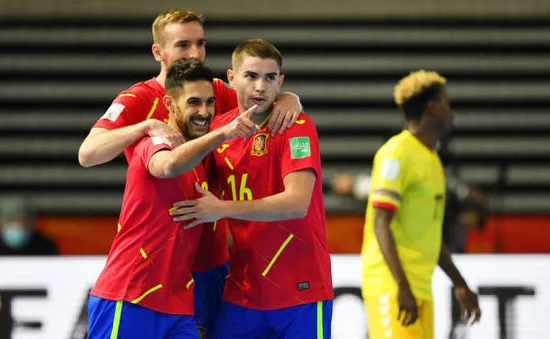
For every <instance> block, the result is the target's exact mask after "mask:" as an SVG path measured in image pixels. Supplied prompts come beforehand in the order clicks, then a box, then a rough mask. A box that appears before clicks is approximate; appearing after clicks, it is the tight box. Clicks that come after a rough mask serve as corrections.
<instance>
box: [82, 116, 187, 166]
mask: <svg viewBox="0 0 550 339" xmlns="http://www.w3.org/2000/svg"><path fill="white" fill-rule="evenodd" d="M146 135H150V136H160V137H163V138H164V139H166V140H168V141H169V142H170V143H171V144H172V145H174V146H177V145H179V144H181V143H182V142H183V137H182V136H181V134H180V133H179V132H177V131H176V130H174V129H173V128H171V127H170V126H168V125H167V124H165V123H163V122H162V121H159V120H155V119H150V120H145V121H142V122H140V123H137V124H135V125H131V126H126V127H121V128H117V129H113V130H108V129H105V128H98V127H96V128H92V129H91V131H90V133H89V134H88V136H87V137H86V139H84V141H83V142H82V145H80V149H79V150H78V162H79V163H80V165H81V166H83V167H91V166H96V165H101V164H104V163H107V162H109V161H111V160H113V159H114V158H115V157H117V156H118V155H119V154H120V153H122V152H123V151H124V149H125V148H126V147H128V146H130V145H131V144H133V143H135V142H136V141H138V140H139V139H141V138H142V137H144V136H146Z"/></svg>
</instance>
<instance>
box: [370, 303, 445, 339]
mask: <svg viewBox="0 0 550 339" xmlns="http://www.w3.org/2000/svg"><path fill="white" fill-rule="evenodd" d="M417 302H418V319H417V320H416V322H415V323H414V324H413V325H411V326H408V327H404V326H403V325H401V323H400V322H399V321H398V320H397V316H398V315H399V306H398V304H397V296H395V295H390V294H387V295H383V296H379V297H367V298H366V299H365V307H366V310H367V325H368V329H369V339H434V307H433V301H432V300H417Z"/></svg>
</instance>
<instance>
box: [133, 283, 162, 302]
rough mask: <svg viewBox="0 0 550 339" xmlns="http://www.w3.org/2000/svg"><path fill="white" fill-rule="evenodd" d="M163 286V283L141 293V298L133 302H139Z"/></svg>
mask: <svg viewBox="0 0 550 339" xmlns="http://www.w3.org/2000/svg"><path fill="white" fill-rule="evenodd" d="M161 288H162V284H158V285H157V286H155V287H153V288H150V289H148V290H147V291H146V292H145V293H143V294H142V295H141V297H139V298H137V299H136V300H134V301H132V304H137V303H139V302H140V301H142V300H143V298H145V297H146V296H148V295H149V294H151V293H153V292H155V291H156V290H160V289H161Z"/></svg>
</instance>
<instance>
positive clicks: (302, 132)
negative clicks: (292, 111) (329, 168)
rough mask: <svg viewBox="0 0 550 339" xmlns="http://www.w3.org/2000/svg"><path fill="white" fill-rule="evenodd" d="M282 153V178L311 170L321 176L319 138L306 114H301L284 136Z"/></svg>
mask: <svg viewBox="0 0 550 339" xmlns="http://www.w3.org/2000/svg"><path fill="white" fill-rule="evenodd" d="M283 138H284V140H283V143H284V144H283V147H282V152H281V169H282V178H283V179H284V178H285V177H286V176H287V175H288V174H289V173H291V172H296V171H299V170H303V169H308V168H311V169H312V170H314V171H315V175H317V177H318V178H319V177H320V176H321V153H320V150H319V136H318V135H317V128H316V127H315V124H314V123H313V121H312V120H311V119H310V118H309V117H307V116H306V115H305V114H303V113H302V114H300V116H299V117H298V120H297V121H296V123H295V124H294V126H292V127H291V128H290V129H287V130H286V131H285V133H284V134H283Z"/></svg>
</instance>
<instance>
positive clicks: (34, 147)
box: [0, 19, 550, 252]
mask: <svg viewBox="0 0 550 339" xmlns="http://www.w3.org/2000/svg"><path fill="white" fill-rule="evenodd" d="M149 27H150V22H149V21H148V19H145V20H128V21H124V22H121V21H120V20H93V19H90V20H84V21H80V20H79V21H74V20H65V21H63V20H51V21H44V20H41V21H33V20H31V21H25V20H21V21H17V20H15V21H13V20H12V21H11V22H9V23H6V22H4V23H0V44H2V46H3V48H2V50H1V51H0V159H1V161H0V191H1V192H2V194H12V193H17V194H26V195H28V196H30V197H31V201H32V202H33V205H34V206H35V208H36V210H37V211H38V213H39V214H41V215H43V216H53V217H55V218H57V219H55V220H57V224H56V225H59V220H61V219H62V220H67V224H68V225H74V227H77V224H78V223H79V222H81V221H82V220H84V218H88V219H89V218H90V217H93V216H96V217H98V218H104V219H102V220H105V216H106V215H107V216H113V217H114V218H115V221H116V214H117V212H118V209H119V206H120V200H121V197H122V192H123V189H124V178H125V170H126V163H125V160H124V158H122V157H120V158H119V159H117V160H116V161H114V162H112V163H110V164H107V165H103V166H100V167H97V168H92V169H83V168H81V167H80V166H79V165H78V161H77V151H78V147H79V145H80V142H81V141H82V140H83V138H84V137H85V135H86V133H87V132H88V130H89V128H90V126H92V124H93V123H94V122H95V120H96V119H97V118H99V117H100V116H101V115H102V114H103V113H104V111H105V110H106V108H107V107H108V106H109V104H110V102H111V100H112V99H113V98H114V97H115V96H116V94H117V93H118V92H119V91H121V90H123V89H125V88H127V87H128V86H129V85H131V84H132V83H134V82H137V81H141V80H146V79H149V78H151V77H153V76H155V75H156V72H157V67H158V66H157V64H156V62H155V61H154V59H153V58H152V55H151V52H150V45H151V36H150V31H149ZM206 34H207V38H208V45H207V53H208V57H207V63H208V65H210V66H211V67H213V68H214V69H215V71H216V73H217V75H218V76H219V77H220V78H225V75H224V74H225V70H226V69H227V68H228V67H229V65H230V53H231V51H232V49H233V47H234V46H235V45H236V44H237V43H238V42H240V41H242V40H243V39H245V38H249V37H263V38H265V39H267V40H269V41H270V42H272V43H274V44H275V45H276V46H277V47H278V48H279V49H280V50H281V52H282V53H283V55H284V57H285V60H284V64H283V69H284V71H285V73H286V76H287V77H286V82H285V85H284V88H285V89H286V90H288V91H292V92H295V93H297V94H299V95H300V97H301V100H302V103H303V105H304V107H305V111H306V113H308V114H309V115H310V116H311V117H312V118H313V119H314V121H315V122H316V124H317V126H318V130H319V133H320V142H321V153H322V161H323V171H324V174H323V179H324V181H325V182H326V184H327V185H326V186H327V192H326V206H327V213H328V220H329V230H328V232H329V238H330V237H331V235H332V237H334V238H335V239H347V240H346V241H347V243H346V244H343V245H338V244H336V245H334V246H335V247H333V248H335V251H340V252H353V251H355V250H357V246H358V245H357V244H360V242H361V239H360V236H361V235H360V232H361V228H362V221H361V220H362V218H363V211H364V202H362V201H355V200H354V199H352V198H344V197H340V196H336V195H333V194H331V191H330V182H331V180H332V176H333V175H334V174H335V173H338V172H342V171H345V172H350V173H360V172H368V171H369V167H370V163H371V162H372V158H373V155H374V153H375V151H376V149H377V148H378V147H379V146H380V145H381V144H382V143H383V142H384V141H385V140H386V139H387V138H389V137H390V136H392V135H393V134H395V133H397V132H398V131H399V130H400V129H401V127H402V125H403V121H402V118H401V114H400V113H399V112H398V111H397V110H396V109H395V107H394V104H393V102H392V93H393V85H394V83H395V82H396V80H397V79H399V78H400V77H402V76H403V75H405V74H406V73H408V72H409V71H411V70H415V69H420V68H426V69H433V70H436V71H438V72H440V73H441V74H442V75H444V76H446V77H447V79H448V81H449V86H448V87H449V92H450V95H451V100H452V103H453V108H454V110H455V113H456V131H455V133H454V137H453V139H452V140H451V141H450V143H449V147H448V150H449V152H448V153H446V154H444V161H445V162H446V163H448V164H449V165H450V166H452V169H453V171H455V173H456V174H457V176H458V177H459V178H460V179H461V180H463V181H464V182H467V183H469V184H471V185H475V186H477V187H479V188H481V189H483V190H484V191H485V193H486V194H487V196H488V199H489V207H490V211H491V213H492V215H491V217H489V220H488V223H487V225H486V228H485V230H480V231H479V234H478V235H477V237H478V241H479V242H480V244H478V245H475V244H474V245H473V247H470V251H472V252H501V251H502V252H510V251H512V252H514V251H520V252H521V251H525V248H527V249H533V250H534V251H535V252H537V251H540V252H544V251H546V252H550V243H547V242H542V240H540V233H539V232H540V230H541V229H542V227H544V226H548V222H550V210H549V207H550V134H549V133H548V132H549V131H550V112H549V108H550V95H549V94H550V63H549V62H548V60H549V58H550V24H549V23H548V22H547V21H534V20H515V21H492V20H488V21H470V22H465V21H461V20H435V21H434V20H430V21H425V20H406V21H403V20H401V21H400V20H390V21H380V20H373V21H361V22H359V21H354V22H350V21H322V22H320V21H298V20H296V21H290V22H284V23H283V22H277V21H271V22H270V21H250V22H242V21H239V22H238V23H237V22H232V21H215V20H212V21H207V23H206ZM59 216H61V217H60V218H61V219H59V218H58V217H59ZM68 216H72V217H68ZM39 220H40V218H39ZM91 220H93V219H91ZM106 220H112V218H107V219H106ZM109 222H110V221H109ZM512 222H513V223H514V225H516V226H514V227H512V226H510V225H512ZM86 224H87V223H86ZM48 225H50V226H48ZM341 225H344V226H341ZM346 225H347V226H346ZM532 225H536V226H532ZM42 227H43V228H45V229H47V230H49V231H50V232H54V233H55V232H56V231H55V230H56V229H57V230H58V232H61V231H59V230H60V229H59V226H52V221H51V220H50V219H47V217H46V218H44V217H43V219H42ZM56 227H57V228H56ZM530 227H531V228H532V230H530ZM91 229H93V226H89V228H87V227H83V228H82V230H88V231H89V230H91ZM114 229H115V227H113V229H112V231H113V232H114ZM509 229H513V230H509ZM504 230H506V231H504ZM522 230H523V232H522ZM526 230H529V232H532V234H531V235H530V236H529V235H525V232H526ZM63 232H67V230H66V229H64V231H63ZM495 232H496V233H495ZM503 232H504V233H503ZM506 232H509V233H506ZM537 235H539V237H537ZM518 236H519V237H521V236H523V237H524V238H521V239H523V240H521V241H523V243H524V244H525V246H524V247H525V248H524V247H521V246H520V247H517V246H516V247H514V246H515V245H502V244H503V243H502V241H504V242H506V240H503V239H502V237H505V238H508V237H518ZM489 238H490V239H489ZM488 239H489V240H488ZM108 240H109V241H110V239H108ZM533 241H540V243H535V244H534V243H532V242H533ZM336 242H338V240H336ZM489 242H490V243H491V244H489V245H487V244H488V243H489ZM67 246H68V245H67ZM338 246H340V247H338ZM476 246H477V247H476ZM506 246H509V247H506ZM510 246H511V247H510ZM62 248H63V247H62ZM65 248H67V247H65ZM69 252H70V251H69Z"/></svg>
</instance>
